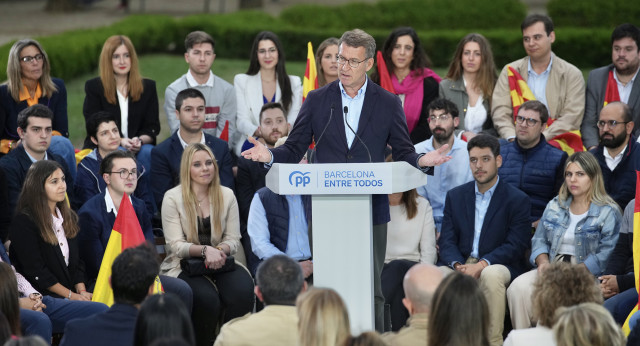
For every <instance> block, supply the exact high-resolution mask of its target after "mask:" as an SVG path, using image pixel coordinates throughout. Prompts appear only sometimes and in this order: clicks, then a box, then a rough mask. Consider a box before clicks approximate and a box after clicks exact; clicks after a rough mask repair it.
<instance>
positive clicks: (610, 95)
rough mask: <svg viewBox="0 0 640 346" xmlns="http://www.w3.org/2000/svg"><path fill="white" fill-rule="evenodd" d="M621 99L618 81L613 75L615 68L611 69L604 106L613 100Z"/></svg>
mask: <svg viewBox="0 0 640 346" xmlns="http://www.w3.org/2000/svg"><path fill="white" fill-rule="evenodd" d="M615 101H620V93H619V92H618V83H617V82H616V79H615V78H614V77H613V69H611V70H609V77H608V78H607V89H606V91H605V93H604V105H603V107H604V106H606V105H607V104H609V103H611V102H615Z"/></svg>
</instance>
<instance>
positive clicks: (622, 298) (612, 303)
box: [604, 287, 638, 325]
mask: <svg viewBox="0 0 640 346" xmlns="http://www.w3.org/2000/svg"><path fill="white" fill-rule="evenodd" d="M636 304H638V292H637V291H636V289H635V287H634V288H630V289H628V290H626V291H623V292H620V293H618V294H616V295H615V296H613V297H611V298H609V299H607V300H605V301H604V307H605V308H606V309H607V310H609V312H610V313H611V315H612V316H613V319H614V320H616V323H618V324H619V325H622V324H623V323H624V321H626V320H627V317H628V316H629V313H630V312H631V310H633V307H634V306H636Z"/></svg>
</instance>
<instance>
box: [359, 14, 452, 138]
mask: <svg viewBox="0 0 640 346" xmlns="http://www.w3.org/2000/svg"><path fill="white" fill-rule="evenodd" d="M382 57H383V59H384V62H385V64H386V65H387V71H386V72H388V73H389V76H391V83H392V84H393V89H394V91H395V93H396V94H397V95H398V96H399V97H400V100H401V101H402V108H403V109H404V113H405V116H406V120H407V126H408V127H409V136H410V138H411V142H412V143H414V144H415V143H419V142H422V141H424V140H426V139H428V138H429V137H431V131H430V129H429V122H428V120H427V118H428V117H429V112H428V110H427V105H428V104H429V103H430V102H431V101H432V100H434V99H436V98H438V83H440V80H441V78H440V76H438V75H437V74H436V73H435V72H433V70H431V69H430V68H429V67H431V60H430V59H429V57H428V56H427V53H425V51H424V48H423V47H422V44H421V43H420V38H418V34H417V33H416V31H415V30H414V29H413V28H411V27H400V28H396V29H394V30H393V31H392V32H391V34H389V37H387V40H386V41H385V42H384V45H383V46H382ZM379 63H380V62H378V64H379ZM379 68H380V67H378V68H376V69H374V71H373V73H372V74H371V80H373V81H374V82H375V83H377V84H380V83H381V76H380V74H379V72H378V69H379Z"/></svg>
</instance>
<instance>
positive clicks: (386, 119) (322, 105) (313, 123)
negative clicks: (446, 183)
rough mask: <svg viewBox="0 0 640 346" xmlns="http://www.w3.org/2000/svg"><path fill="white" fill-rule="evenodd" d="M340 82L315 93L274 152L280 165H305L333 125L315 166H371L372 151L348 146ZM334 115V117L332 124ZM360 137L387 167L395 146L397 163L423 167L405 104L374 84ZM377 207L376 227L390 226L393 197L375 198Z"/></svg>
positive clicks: (375, 159)
mask: <svg viewBox="0 0 640 346" xmlns="http://www.w3.org/2000/svg"><path fill="white" fill-rule="evenodd" d="M338 83H339V81H335V82H333V83H330V84H328V85H325V86H324V87H322V88H320V89H317V90H314V91H312V92H311V93H309V95H308V96H307V99H306V101H305V102H304V103H303V104H302V108H301V109H300V113H299V114H298V118H297V119H296V122H295V124H294V125H293V129H292V130H291V133H290V134H289V138H288V139H287V141H286V143H285V144H283V145H281V146H279V147H278V148H276V149H272V150H271V152H272V153H273V158H274V162H286V163H298V162H300V159H301V158H302V156H303V155H304V154H305V152H306V151H307V148H308V147H309V144H311V141H312V139H313V138H314V137H316V138H317V139H319V137H320V135H321V134H322V132H323V129H324V128H325V126H327V123H329V125H328V127H326V131H325V132H324V135H323V137H322V138H321V139H319V141H318V146H317V147H316V148H317V151H316V155H315V163H363V162H369V155H368V154H367V150H366V149H365V146H364V145H363V144H362V143H360V141H359V140H358V139H357V138H356V139H354V141H353V144H352V146H351V148H349V147H348V144H347V136H346V132H345V125H344V114H343V113H342V110H343V106H342V97H341V94H340V93H341V91H340V87H339V86H338ZM332 111H333V117H331V121H330V122H329V118H330V115H331V112H332ZM357 134H358V136H360V138H361V139H362V141H363V142H364V143H365V144H366V146H367V147H368V148H369V151H370V152H371V161H372V162H384V160H385V149H386V147H387V145H390V146H391V147H392V148H393V159H394V161H407V162H408V163H409V164H411V165H412V166H414V167H417V164H418V158H419V155H418V154H416V152H415V149H414V147H413V144H411V140H410V139H409V133H408V128H407V120H406V118H405V115H404V111H403V110H402V105H401V104H400V99H399V98H398V97H397V96H396V95H393V94H391V93H390V92H388V91H386V90H384V89H382V88H381V87H380V86H378V85H377V84H375V83H373V82H372V81H370V80H369V81H368V83H367V90H366V92H365V99H364V104H363V106H362V113H361V114H360V121H359V123H358V131H357ZM424 171H425V172H427V171H428V170H424ZM372 204H373V210H372V211H373V224H374V225H379V224H383V223H387V222H389V199H388V197H387V195H373V199H372Z"/></svg>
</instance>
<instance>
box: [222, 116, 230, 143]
mask: <svg viewBox="0 0 640 346" xmlns="http://www.w3.org/2000/svg"><path fill="white" fill-rule="evenodd" d="M220 139H222V140H223V141H225V142H229V120H225V122H224V129H222V132H220Z"/></svg>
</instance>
